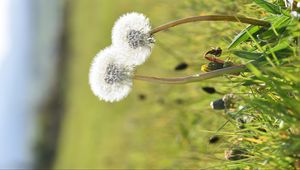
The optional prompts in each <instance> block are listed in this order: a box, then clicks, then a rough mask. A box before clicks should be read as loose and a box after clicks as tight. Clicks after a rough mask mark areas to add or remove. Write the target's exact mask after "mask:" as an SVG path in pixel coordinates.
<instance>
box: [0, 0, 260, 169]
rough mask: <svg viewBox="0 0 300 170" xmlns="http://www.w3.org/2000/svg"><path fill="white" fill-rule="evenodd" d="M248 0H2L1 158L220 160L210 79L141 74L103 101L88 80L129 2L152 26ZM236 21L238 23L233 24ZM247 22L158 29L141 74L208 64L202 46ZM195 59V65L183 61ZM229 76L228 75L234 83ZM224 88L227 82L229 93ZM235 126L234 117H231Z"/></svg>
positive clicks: (46, 164) (68, 164)
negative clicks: (155, 79) (176, 81)
mask: <svg viewBox="0 0 300 170" xmlns="http://www.w3.org/2000/svg"><path fill="white" fill-rule="evenodd" d="M248 2H249V1H247V0H238V1H235V0H219V1H210V0H181V1H174V0H152V1H148V0H147V1H146V0H143V1H141V0H122V1H120V0H64V1H63V0H43V1H40V0H0V24H1V25H0V80H1V83H0V139H1V140H0V168H1V169H6V168H12V169H15V168H29V169H30V168H54V169H70V168H74V169H80V168H81V169H91V168H93V169H97V168H98V169H99V168H127V169H131V168H195V167H209V166H212V165H215V164H216V163H217V162H218V163H222V161H223V160H224V159H223V157H224V156H223V152H224V150H222V149H221V148H222V147H223V146H224V145H226V143H221V144H217V145H209V144H208V139H209V137H210V136H211V135H212V134H213V132H215V131H216V130H217V129H218V128H219V127H220V126H222V124H223V123H224V122H226V118H225V117H224V116H223V115H222V112H216V111H212V110H211V109H210V106H209V103H210V101H212V100H215V99H218V98H221V97H222V96H221V95H220V94H214V95H208V94H206V93H205V92H203V91H202V87H204V86H213V87H214V86H217V85H219V84H221V86H220V85H219V86H218V87H219V88H218V89H219V90H220V91H222V88H223V87H224V89H226V88H225V87H227V85H226V84H224V82H225V79H222V78H219V79H213V80H209V81H206V82H203V83H196V84H187V85H159V84H149V83H145V82H138V81H136V82H134V87H133V91H132V93H131V94H130V95H129V96H128V97H127V98H126V99H124V100H123V101H121V102H117V103H105V102H103V101H99V100H98V99H97V97H95V96H93V94H92V92H91V90H90V88H89V85H88V73H89V67H90V63H91V61H92V59H93V57H94V56H95V54H96V53H97V52H98V51H99V50H101V49H103V48H104V47H106V46H108V45H110V44H111V28H112V26H113V24H114V22H115V20H117V19H118V17H119V16H120V15H122V14H124V13H126V12H132V11H136V12H141V13H143V14H145V15H146V16H148V17H149V18H150V21H151V23H152V25H153V27H155V26H158V25H160V24H163V23H166V22H168V21H170V20H174V19H178V18H182V17H187V16H192V15H205V14H234V15H240V14H241V13H242V14H244V15H247V16H250V17H251V16H252V17H255V16H254V15H255V14H253V13H249V15H248V12H247V9H251V5H248V6H247V8H243V10H241V8H242V7H244V5H245V4H247V3H248ZM233 25H234V26H233ZM241 28H244V25H241V24H237V23H220V22H218V23H208V22H203V23H194V24H189V25H185V26H181V27H177V28H173V29H170V30H168V31H165V32H162V33H159V34H157V35H156V39H157V43H156V46H155V48H154V50H153V54H152V56H151V57H150V59H149V60H148V61H147V62H146V64H145V65H143V66H140V67H139V68H138V69H137V73H138V74H144V75H155V76H165V77H167V76H169V77H170V76H181V75H188V74H192V73H195V72H200V68H201V64H202V63H204V62H205V61H204V60H203V58H202V56H203V54H204V53H205V52H206V51H208V50H210V49H211V47H226V45H228V44H229V42H230V41H231V39H232V38H233V37H234V35H235V34H236V33H237V32H239V30H240V29H241ZM182 62H185V63H188V65H189V67H188V69H186V70H184V71H175V70H174V68H175V67H176V65H178V64H180V63H182ZM228 86H229V85H228ZM225 92H226V91H224V93H225ZM226 128H230V126H229V127H228V126H226V127H225V129H226Z"/></svg>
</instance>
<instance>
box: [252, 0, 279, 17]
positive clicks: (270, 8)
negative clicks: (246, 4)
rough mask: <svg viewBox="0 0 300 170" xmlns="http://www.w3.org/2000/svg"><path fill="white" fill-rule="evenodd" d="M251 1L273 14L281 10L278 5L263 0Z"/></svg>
mask: <svg viewBox="0 0 300 170" xmlns="http://www.w3.org/2000/svg"><path fill="white" fill-rule="evenodd" d="M253 1H254V2H255V3H256V4H257V5H259V6H260V7H262V8H263V9H265V10H266V11H268V12H271V13H273V14H281V10H280V7H279V6H276V5H274V4H271V3H269V2H267V1H265V0H253Z"/></svg>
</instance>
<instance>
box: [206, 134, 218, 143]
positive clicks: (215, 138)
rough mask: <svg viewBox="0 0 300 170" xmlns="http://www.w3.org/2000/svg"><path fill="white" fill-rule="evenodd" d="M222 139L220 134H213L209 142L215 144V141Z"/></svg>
mask: <svg viewBox="0 0 300 170" xmlns="http://www.w3.org/2000/svg"><path fill="white" fill-rule="evenodd" d="M219 140H220V138H219V136H217V135H213V136H211V137H210V138H209V141H208V142H209V144H214V143H217V142H218V141H219Z"/></svg>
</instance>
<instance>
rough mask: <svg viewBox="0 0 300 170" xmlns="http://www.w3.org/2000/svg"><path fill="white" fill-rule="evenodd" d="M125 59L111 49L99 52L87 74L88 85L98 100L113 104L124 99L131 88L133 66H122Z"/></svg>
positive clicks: (115, 50)
mask: <svg viewBox="0 0 300 170" xmlns="http://www.w3.org/2000/svg"><path fill="white" fill-rule="evenodd" d="M124 60H125V58H123V55H122V54H121V53H119V52H118V50H117V49H115V48H113V47H108V48H106V49H104V50H102V51H100V52H99V53H98V54H97V56H96V57H95V59H94V61H93V63H92V66H91V68H90V74H89V84H90V86H91V89H92V91H93V93H94V94H95V95H96V96H98V97H99V98H100V100H104V101H108V102H114V101H119V100H121V99H123V98H125V97H126V96H127V95H128V94H129V92H130V90H131V86H132V76H133V70H134V68H133V66H131V65H126V64H124Z"/></svg>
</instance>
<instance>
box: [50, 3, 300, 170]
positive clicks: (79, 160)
mask: <svg viewBox="0 0 300 170" xmlns="http://www.w3.org/2000/svg"><path fill="white" fill-rule="evenodd" d="M280 2H281V1H280ZM280 2H279V1H274V4H276V5H278V6H280ZM281 5H282V4H281ZM265 6H266V5H265V4H264V5H258V4H255V3H254V2H253V1H250V0H238V1H235V0H219V1H209V0H181V1H174V0H154V1H138V0H124V1H117V0H71V1H67V3H66V10H67V13H66V14H67V15H66V28H67V30H68V31H67V37H68V40H67V42H68V44H67V55H68V56H67V58H68V64H67V68H66V70H67V72H66V74H65V80H67V81H66V83H65V84H64V86H63V88H64V90H65V92H66V96H65V114H64V117H63V122H62V130H61V132H60V136H59V137H60V138H59V145H58V149H57V155H56V158H55V164H54V165H53V166H54V169H205V168H206V169H226V168H227V169H234V168H238V169H239V168H240V169H247V168H248V169H253V168H261V169H274V168H276V167H282V169H286V168H291V169H293V168H294V169H297V168H299V167H300V166H299V164H300V161H299V159H298V158H299V154H300V152H299V151H300V147H299V146H300V142H299V139H300V137H299V135H300V133H299V129H298V127H297V123H299V118H300V105H299V100H300V99H299V94H300V78H299V76H297V74H298V75H299V73H300V69H299V67H298V66H299V60H298V58H297V57H299V48H298V47H297V46H298V40H299V21H297V20H296V19H293V18H292V17H290V16H289V13H284V12H282V14H281V13H280V12H278V11H277V12H278V13H277V14H276V13H274V11H272V10H274V9H277V8H275V7H273V6H271V7H268V6H267V7H265ZM283 6H284V5H283ZM264 7H265V8H264ZM132 11H136V12H140V13H143V14H145V15H146V16H147V17H149V19H150V21H151V24H152V26H153V27H155V26H158V25H161V24H163V23H166V22H168V21H171V20H174V19H178V18H183V17H188V16H194V15H209V14H220V15H237V16H246V17H252V18H258V19H265V20H267V21H269V22H272V23H273V22H274V24H273V27H272V29H267V28H266V30H264V29H260V30H259V31H260V32H259V31H256V32H255V33H257V34H259V36H262V38H261V39H257V38H256V36H257V35H254V34H255V33H253V32H251V31H253V30H251V29H248V30H247V31H245V32H246V33H245V35H250V36H248V38H247V39H246V40H244V41H241V42H239V43H237V42H236V46H235V47H233V49H236V50H238V51H236V52H235V53H234V52H232V51H230V50H229V49H228V48H227V47H228V46H229V44H230V43H231V42H232V41H234V38H235V37H236V36H237V35H238V34H239V33H240V32H241V31H242V30H244V29H245V28H246V27H247V26H248V25H247V24H242V23H228V22H199V23H190V24H187V25H183V26H180V27H176V28H172V29H170V30H168V31H164V32H161V33H159V34H157V35H156V36H155V38H156V40H157V41H156V44H155V47H154V50H153V53H152V55H151V57H150V58H149V60H148V61H147V62H146V64H144V65H142V66H140V67H138V68H137V73H138V74H143V75H155V76H161V77H168V76H170V77H172V76H173V77H175V76H183V75H189V74H193V73H199V72H201V66H202V65H203V64H206V63H207V60H205V59H204V58H203V54H205V53H206V52H207V51H209V50H211V49H212V48H216V47H220V48H222V49H223V54H222V56H221V58H222V59H224V60H225V59H229V60H231V61H232V62H234V63H239V64H245V63H246V62H248V61H249V59H250V60H256V59H257V58H258V57H261V56H263V54H270V56H271V57H270V58H269V57H266V58H267V59H266V61H267V62H266V61H265V63H264V65H263V66H262V67H254V66H252V67H251V66H249V67H250V68H249V70H250V72H247V73H244V74H241V75H240V76H236V75H227V76H222V77H219V78H215V79H211V80H206V81H203V82H197V83H191V84H184V85H161V84H153V83H146V82H141V81H134V86H133V91H132V92H131V93H130V95H129V96H128V97H127V98H126V99H124V100H122V101H120V102H116V103H106V102H103V101H99V99H98V98H97V97H96V96H94V95H93V93H92V92H91V89H90V87H89V84H88V74H89V68H90V64H91V62H92V59H93V57H94V56H95V54H96V53H97V52H98V51H99V50H101V49H103V48H104V47H106V46H108V45H109V44H111V28H112V26H113V24H114V22H115V21H116V20H117V19H118V18H119V16H121V15H122V14H124V13H127V12H132ZM275 15H276V17H275ZM284 15H286V16H284ZM272 17H273V18H272ZM284 17H286V18H284ZM291 25H292V26H291ZM283 27H284V30H283ZM270 30H271V31H270ZM272 30H273V31H274V32H275V33H273V32H272ZM261 32H262V33H263V32H268V33H267V34H262V33H261ZM252 33H253V34H252ZM297 38H298V40H297ZM294 39H295V40H294ZM269 40H270V41H269ZM270 49H271V51H270ZM268 50H269V51H268ZM277 52H278V53H277ZM258 53H259V54H260V56H258ZM282 56H283V57H282ZM183 62H184V63H187V64H188V67H187V69H185V70H179V71H178V70H175V69H174V68H175V67H176V66H177V65H178V64H180V63H183ZM203 87H213V88H215V89H216V90H217V91H218V93H214V94H209V93H207V92H205V91H204V90H203ZM225 94H235V95H236V96H238V98H239V101H238V102H237V103H236V104H235V108H233V109H231V110H230V111H224V110H213V109H212V108H211V107H210V102H211V101H215V100H217V99H220V98H222V97H223V95H225ZM238 114H240V115H242V116H243V118H244V117H247V116H248V117H251V120H252V121H251V122H250V121H249V122H247V121H244V122H241V121H238V120H241V117H239V116H240V115H238ZM237 115H238V116H237ZM226 122H227V123H226ZM245 122H246V123H245ZM241 123H242V124H243V126H244V127H243V128H241ZM247 123H248V124H247ZM223 125H225V126H224V127H223ZM220 128H221V129H220ZM217 131H218V132H217ZM214 135H217V136H218V138H219V140H218V141H217V142H216V143H213V142H209V139H210V138H211V137H212V136H214ZM236 145H238V149H236V148H233V147H235V146H236ZM232 148H233V149H232ZM241 148H242V149H241ZM228 149H229V150H230V149H232V150H240V152H241V153H243V154H242V155H244V157H243V156H240V157H238V158H240V159H238V158H235V159H237V160H235V161H233V160H232V159H230V158H228V157H227V158H225V157H226V156H224V152H225V150H228ZM297 163H298V167H297Z"/></svg>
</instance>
